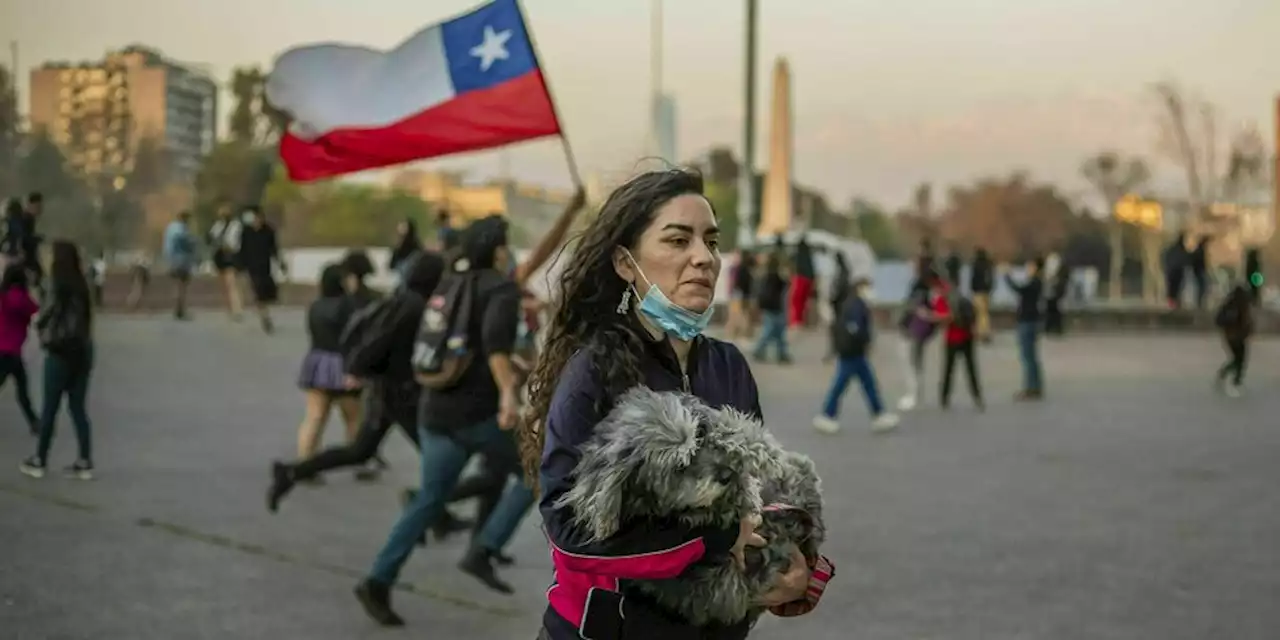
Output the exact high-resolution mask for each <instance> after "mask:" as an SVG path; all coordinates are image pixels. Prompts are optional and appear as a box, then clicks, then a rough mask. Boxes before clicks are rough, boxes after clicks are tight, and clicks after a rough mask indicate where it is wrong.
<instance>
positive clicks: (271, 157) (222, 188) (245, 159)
mask: <svg viewBox="0 0 1280 640" xmlns="http://www.w3.org/2000/svg"><path fill="white" fill-rule="evenodd" d="M275 169H276V157H275V151H274V150H273V149H269V148H264V147H256V146H253V145H251V144H247V143H245V142H243V141H240V140H228V141H226V142H220V143H218V144H217V145H216V146H215V147H214V148H213V151H212V152H211V153H210V154H209V155H208V156H207V157H206V158H205V161H204V164H203V165H202V166H201V167H200V172H199V173H198V174H196V181H195V185H196V213H197V217H198V218H199V219H200V220H201V221H202V223H209V222H211V221H212V219H213V215H214V213H215V211H216V210H217V208H218V207H219V206H220V205H222V204H230V205H234V206H242V205H247V204H259V203H261V202H262V199H263V196H264V194H265V193H266V190H267V185H268V184H270V183H271V181H272V176H273V174H274V173H275Z"/></svg>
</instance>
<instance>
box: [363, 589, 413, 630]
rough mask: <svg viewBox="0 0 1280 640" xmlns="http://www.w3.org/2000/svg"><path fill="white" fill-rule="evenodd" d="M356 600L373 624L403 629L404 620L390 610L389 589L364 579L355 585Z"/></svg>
mask: <svg viewBox="0 0 1280 640" xmlns="http://www.w3.org/2000/svg"><path fill="white" fill-rule="evenodd" d="M355 593H356V599H357V600H359V601H360V605H361V606H363V607H364V612H365V613H366V614H368V615H369V617H370V618H373V620H374V622H377V623H378V624H380V625H382V626H384V627H403V626H404V618H401V617H400V616H398V615H396V612H395V611H392V610H391V587H390V586H388V585H385V584H382V583H381V582H374V581H373V580H370V579H368V578H365V579H364V580H362V581H361V582H360V584H358V585H356V589H355Z"/></svg>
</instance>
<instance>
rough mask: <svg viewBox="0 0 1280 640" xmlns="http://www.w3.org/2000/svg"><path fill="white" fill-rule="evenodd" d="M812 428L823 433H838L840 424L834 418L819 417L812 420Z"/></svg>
mask: <svg viewBox="0 0 1280 640" xmlns="http://www.w3.org/2000/svg"><path fill="white" fill-rule="evenodd" d="M813 428H814V429H817V430H818V431H821V432H823V433H839V432H840V423H839V422H838V421H837V420H836V419H835V418H830V417H827V416H823V415H819V416H816V417H814V419H813Z"/></svg>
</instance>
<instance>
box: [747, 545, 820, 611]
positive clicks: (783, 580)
mask: <svg viewBox="0 0 1280 640" xmlns="http://www.w3.org/2000/svg"><path fill="white" fill-rule="evenodd" d="M808 590H809V563H808V562H806V561H805V559H804V554H803V553H800V547H797V546H795V545H792V546H791V566H790V567H788V568H787V570H786V571H784V572H782V573H780V574H778V577H777V578H775V579H774V581H773V588H772V589H770V590H769V592H768V593H766V594H764V596H762V597H761V598H760V601H759V604H760V605H761V606H764V607H775V606H778V605H780V604H786V603H788V602H795V601H796V600H802V599H804V596H805V593H806V592H807V591H808Z"/></svg>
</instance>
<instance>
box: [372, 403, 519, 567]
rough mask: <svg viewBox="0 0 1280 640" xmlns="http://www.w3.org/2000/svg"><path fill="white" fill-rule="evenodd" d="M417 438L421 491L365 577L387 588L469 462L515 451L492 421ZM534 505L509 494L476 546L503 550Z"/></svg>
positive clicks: (508, 437)
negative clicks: (477, 456) (494, 544)
mask: <svg viewBox="0 0 1280 640" xmlns="http://www.w3.org/2000/svg"><path fill="white" fill-rule="evenodd" d="M418 435H419V438H420V440H421V443H422V450H421V453H422V470H421V471H422V487H421V488H420V489H419V491H418V493H417V495H415V496H414V499H413V502H410V503H409V505H408V506H407V507H405V509H404V511H403V512H402V513H401V514H400V519H399V520H397V521H396V523H395V525H394V526H392V527H391V534H390V535H389V536H388V537H387V542H386V544H384V545H383V547H382V550H381V551H379V552H378V556H377V558H375V559H374V561H373V569H372V570H371V571H370V572H369V578H370V579H372V580H373V581H375V582H379V583H382V584H386V585H390V584H393V583H395V581H396V578H397V577H398V576H399V575H400V569H401V568H403V567H404V563H405V562H406V561H408V559H409V555H410V554H412V553H413V549H414V546H415V545H416V544H417V542H418V539H419V538H420V537H421V536H422V534H423V533H424V532H425V531H426V530H427V529H428V528H429V527H430V526H431V525H432V524H433V523H435V521H436V519H437V518H439V517H440V514H441V513H443V512H444V508H445V504H446V503H447V502H448V500H449V496H450V495H451V494H452V493H453V488H454V486H455V485H457V483H458V476H460V475H461V474H462V471H463V469H465V468H466V466H467V462H468V461H469V460H470V459H471V456H472V455H474V454H476V453H480V452H484V451H489V450H495V449H497V450H501V449H502V448H504V447H514V446H515V440H514V439H513V438H512V436H511V434H510V433H508V432H505V431H503V430H501V429H499V428H498V419H497V417H496V416H495V417H493V418H489V419H488V420H485V421H484V422H480V423H478V424H474V425H471V426H469V427H466V428H463V429H459V430H457V431H455V432H453V433H450V434H442V433H435V432H432V431H427V430H425V429H420V430H419V431H418ZM532 504H533V496H532V493H531V492H529V491H528V489H525V490H524V491H512V490H508V491H507V493H506V494H504V495H503V497H502V501H501V502H499V503H498V506H497V508H496V509H495V510H494V514H493V515H492V516H490V518H489V521H488V522H486V523H485V525H484V528H483V529H482V530H481V533H480V534H479V539H480V541H490V542H497V543H501V544H502V545H505V544H506V539H508V538H510V536H511V535H512V534H513V533H514V532H515V530H516V528H517V527H518V526H519V524H520V520H521V518H523V517H524V514H525V512H527V511H528V508H529V506H531V505H532ZM495 548H497V549H500V548H502V547H501V546H499V547H495Z"/></svg>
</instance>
